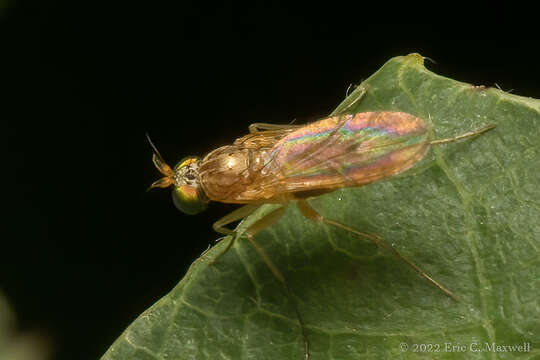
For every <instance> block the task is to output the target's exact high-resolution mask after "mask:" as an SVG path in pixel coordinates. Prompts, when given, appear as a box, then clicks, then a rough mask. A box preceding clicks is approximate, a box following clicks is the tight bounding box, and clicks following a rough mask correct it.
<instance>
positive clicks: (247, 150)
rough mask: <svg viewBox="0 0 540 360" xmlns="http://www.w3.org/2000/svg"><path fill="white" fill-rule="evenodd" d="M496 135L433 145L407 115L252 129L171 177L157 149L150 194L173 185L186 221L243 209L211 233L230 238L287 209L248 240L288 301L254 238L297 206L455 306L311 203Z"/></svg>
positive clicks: (371, 237)
mask: <svg viewBox="0 0 540 360" xmlns="http://www.w3.org/2000/svg"><path fill="white" fill-rule="evenodd" d="M494 127H495V126H494V125H489V126H486V127H484V128H481V129H478V130H475V131H472V132H469V133H465V134H462V135H459V136H456V137H453V138H448V139H441V140H431V141H430V139H429V133H428V128H427V125H426V123H425V122H424V121H423V120H422V119H420V118H418V117H416V116H414V115H411V114H408V113H404V112H392V111H380V112H364V113H356V114H350V115H341V116H333V117H329V118H325V119H322V120H319V121H316V122H313V123H311V124H308V125H305V126H299V125H272V124H253V125H251V126H250V133H249V134H248V135H246V136H244V137H241V138H239V139H237V140H236V141H235V142H234V143H233V144H232V145H228V146H223V147H220V148H218V149H216V150H214V151H212V152H210V153H209V154H208V155H206V156H205V157H204V158H203V159H199V158H195V157H190V158H187V159H185V160H183V161H181V162H180V163H179V164H178V165H177V166H176V167H175V168H174V169H171V168H170V167H169V166H168V165H167V164H166V163H165V161H164V160H163V158H162V157H161V155H160V154H159V152H158V151H157V149H156V148H155V147H154V146H153V145H152V147H153V148H154V155H153V162H154V165H155V166H156V168H157V169H158V170H159V171H160V172H161V173H162V174H163V175H164V177H163V178H162V179H160V180H158V181H156V182H154V183H153V184H152V185H151V188H153V187H168V186H171V185H172V186H173V200H174V203H175V205H176V206H177V207H178V208H179V209H180V210H182V211H184V212H186V213H188V214H195V213H198V212H200V211H202V210H204V209H205V208H206V205H207V203H208V202H209V201H220V202H226V203H239V204H246V205H245V206H244V207H241V208H239V209H237V210H235V211H233V212H232V213H230V214H228V215H227V216H225V217H224V218H222V219H220V220H218V221H217V222H216V223H215V224H214V229H215V230H216V231H217V232H220V233H224V234H229V233H232V232H233V231H231V230H229V229H227V228H225V226H226V225H227V224H230V223H232V222H234V221H237V220H240V219H243V218H245V217H246V216H248V215H249V214H251V213H252V212H253V211H255V210H256V209H257V208H258V207H259V206H260V205H262V204H266V203H277V204H282V205H283V206H282V207H281V208H278V209H277V210H274V211H272V212H270V213H269V214H267V215H266V216H265V217H263V218H262V219H260V220H258V221H257V222H255V223H254V224H252V225H251V226H250V227H249V228H248V229H247V230H246V232H245V235H246V236H247V238H248V240H249V241H250V242H251V244H252V245H253V246H254V247H255V249H256V250H257V251H258V252H259V254H260V255H261V256H262V258H263V260H264V261H265V262H266V264H267V265H268V267H269V268H270V270H271V271H272V272H273V274H274V275H275V276H276V278H277V279H278V280H280V281H281V282H282V284H283V285H284V287H285V289H286V291H287V294H289V290H288V286H287V282H286V281H285V277H284V276H283V275H282V273H281V271H280V270H279V269H278V268H277V267H276V266H275V265H274V263H273V262H272V260H271V259H270V258H269V257H268V255H267V254H266V253H265V252H264V250H263V249H262V248H261V247H260V246H258V244H257V243H256V242H255V241H254V239H253V237H254V236H255V234H257V233H258V232H259V231H261V230H262V229H264V228H265V227H267V226H269V225H271V224H273V223H274V222H276V221H277V220H278V219H279V218H280V217H281V215H283V213H284V212H285V208H286V207H287V205H288V204H289V203H290V202H291V201H293V200H295V201H296V202H297V204H298V207H299V209H300V211H301V212H302V214H304V215H305V216H306V217H307V218H309V219H311V220H314V221H316V222H319V223H324V224H327V225H332V226H335V227H338V228H341V229H343V230H346V231H348V232H352V233H354V234H356V235H359V236H361V237H364V238H367V239H369V240H371V241H373V242H375V243H376V244H377V245H379V246H382V247H385V248H386V249H388V250H389V251H391V252H392V253H394V254H395V255H396V256H398V257H400V258H401V259H403V260H404V261H405V262H406V263H407V264H408V265H410V266H411V267H412V268H413V269H414V270H415V271H417V272H418V273H419V274H420V275H421V276H423V277H424V278H425V279H427V280H428V281H430V282H431V283H432V284H434V285H435V286H437V287H438V288H439V289H440V290H442V291H443V292H444V293H445V294H446V295H448V296H450V297H452V298H454V299H456V297H455V295H453V294H452V293H451V292H450V291H449V290H447V289H446V288H445V287H443V286H442V285H440V284H439V283H437V282H436V281H435V280H433V279H432V278H431V277H430V276H429V275H428V274H426V273H425V272H424V271H423V270H421V269H420V268H419V267H418V266H416V265H415V264H414V263H412V262H411V261H409V260H408V259H406V258H404V257H402V256H401V255H400V254H399V253H398V252H397V251H396V250H395V249H394V248H393V247H392V246H390V245H388V244H387V243H386V242H384V241H383V240H382V239H380V238H379V237H378V236H375V235H371V234H366V233H362V232H360V231H358V230H356V229H354V228H352V227H349V226H347V225H345V224H341V223H339V222H337V221H334V220H331V219H327V218H325V217H323V216H322V215H320V214H319V213H317V212H316V211H315V210H314V209H313V208H312V207H311V206H310V205H309V203H308V202H307V201H306V199H307V198H310V197H313V196H317V195H321V194H323V193H327V192H330V191H333V190H336V189H338V188H343V187H355V186H361V185H366V184H369V183H371V182H374V181H377V180H381V179H384V178H387V177H389V176H392V175H396V174H399V173H401V172H403V171H405V170H407V169H409V168H411V167H412V166H413V165H414V164H415V163H417V162H418V161H419V160H421V159H422V158H423V157H424V156H425V155H426V154H427V152H428V150H429V148H430V146H431V145H440V144H445V143H450V142H454V141H457V140H461V139H464V138H468V137H472V136H475V135H479V134H481V133H484V132H486V131H488V130H491V129H493V128H494ZM235 239H236V236H233V237H231V240H230V242H229V244H228V246H227V247H226V249H225V250H224V251H223V252H222V253H221V254H219V255H218V257H219V256H220V255H222V254H223V253H225V252H226V251H227V250H228V249H229V248H230V246H231V245H232V243H233V241H234V240H235ZM216 259H217V258H216ZM295 311H296V314H297V316H298V321H299V323H300V327H301V330H302V334H303V337H304V354H305V358H306V359H308V358H309V347H308V341H307V336H306V333H305V328H304V324H303V321H302V318H301V316H300V313H299V311H298V309H296V308H295Z"/></svg>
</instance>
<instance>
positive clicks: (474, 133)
mask: <svg viewBox="0 0 540 360" xmlns="http://www.w3.org/2000/svg"><path fill="white" fill-rule="evenodd" d="M496 126H497V125H495V124H491V125H487V126H484V127H483V128H480V129H476V130H473V131H469V132H468V133H465V134H461V135H457V136H454V137H451V138H446V139H439V140H432V141H430V142H429V144H430V145H441V144H448V143H451V142H456V141H459V140H462V139H466V138H469V137H472V136H477V135H480V134H483V133H485V132H487V131H489V130H492V129H495V127H496Z"/></svg>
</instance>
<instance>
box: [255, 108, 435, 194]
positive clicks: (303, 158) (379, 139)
mask: <svg viewBox="0 0 540 360" xmlns="http://www.w3.org/2000/svg"><path fill="white" fill-rule="evenodd" d="M427 138H428V133H427V127H426V125H425V123H424V121H423V120H422V119H420V118H417V117H415V116H413V115H411V114H407V113H402V112H368V113H358V114H353V115H346V116H342V117H332V118H327V119H323V120H320V121H318V122H315V123H312V124H309V125H306V126H304V127H302V128H300V129H297V130H296V131H294V132H292V133H291V134H289V135H287V136H286V137H284V138H282V139H281V140H280V141H279V142H278V143H276V145H275V147H274V148H273V150H272V152H271V161H270V163H269V164H268V167H269V169H270V171H269V172H270V173H272V175H273V176H269V177H266V178H261V183H259V184H256V186H258V187H259V188H260V189H261V191H263V192H270V189H272V191H274V192H276V193H282V192H286V193H288V192H301V191H306V190H310V191H311V190H316V189H327V190H332V189H336V188H340V187H349V186H360V185H364V184H368V183H370V182H373V181H377V180H380V179H382V178H385V177H388V176H392V175H395V174H397V173H400V172H402V171H405V170H407V169H409V168H410V167H412V166H413V165H414V164H415V163H416V162H417V161H419V160H420V159H421V158H422V157H424V155H425V154H426V152H427V150H428V148H429V143H428V141H427V140H428V139H427Z"/></svg>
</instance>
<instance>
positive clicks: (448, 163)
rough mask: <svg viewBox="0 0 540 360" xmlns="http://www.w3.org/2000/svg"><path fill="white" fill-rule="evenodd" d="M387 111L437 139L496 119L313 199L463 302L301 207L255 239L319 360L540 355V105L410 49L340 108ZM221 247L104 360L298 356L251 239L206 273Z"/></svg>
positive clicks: (295, 331) (283, 306)
mask: <svg viewBox="0 0 540 360" xmlns="http://www.w3.org/2000/svg"><path fill="white" fill-rule="evenodd" d="M362 87H363V88H367V89H368V91H367V94H366V95H365V97H363V98H362V99H361V100H359V99H358V96H359V94H360V93H361V88H362ZM377 110H391V111H404V112H408V113H411V114H414V115H416V116H419V117H421V118H422V119H424V120H425V121H426V122H428V123H429V125H430V127H431V135H432V138H433V139H441V138H447V137H453V136H455V135H458V134H462V133H465V132H468V131H471V130H474V129H477V128H480V127H482V126H485V125H488V124H493V123H494V124H497V128H496V129H495V130H492V131H490V132H489V133H487V134H484V135H482V136H479V137H476V138H474V139H472V140H469V141H462V142H458V143H453V144H447V145H441V146H437V147H435V146H434V147H432V149H431V150H430V152H429V154H428V155H427V156H426V157H425V158H424V159H423V160H422V161H420V162H419V163H418V164H417V165H416V166H415V167H414V168H413V169H411V170H409V171H407V172H405V173H403V174H401V175H398V176H395V177H392V178H389V179H385V180H383V181H380V182H377V183H373V184H370V185H367V186H364V187H359V188H354V189H343V190H338V191H335V192H333V193H330V194H327V195H324V196H321V197H319V198H315V199H312V200H310V203H311V204H312V206H313V207H314V208H315V209H317V211H319V212H320V213H321V214H322V215H324V216H327V217H329V218H333V219H335V220H338V221H341V222H343V223H345V224H348V225H351V226H353V227H355V228H356V229H358V230H360V231H363V232H368V233H372V234H377V235H379V236H380V237H382V238H384V239H385V240H386V241H387V242H389V243H391V244H392V245H393V246H394V247H395V248H396V249H397V250H398V251H399V252H400V253H401V254H402V255H403V256H405V257H407V258H409V259H411V260H412V261H414V262H415V263H416V264H417V265H418V266H420V267H421V268H422V269H424V270H425V271H426V272H427V273H428V274H430V275H431V276H432V277H433V278H435V279H436V280H437V281H439V282H440V283H442V284H443V285H444V286H446V287H447V288H449V289H450V290H451V291H453V292H454V293H455V294H457V295H458V297H459V298H460V301H459V302H455V301H453V300H452V299H450V298H448V297H446V296H444V294H442V292H441V291H440V290H438V289H437V288H435V287H434V286H432V285H431V284H429V283H428V282H427V281H425V280H424V279H422V278H421V277H419V276H418V274H417V273H415V272H414V271H413V270H411V269H410V268H409V267H408V266H407V265H406V264H405V263H404V262H403V261H401V260H400V259H398V258H396V257H395V256H393V255H392V254H390V253H389V252H388V251H385V250H384V249H378V248H377V247H376V246H375V245H374V244H372V243H370V242H369V241H367V240H366V239H362V238H358V237H355V236H354V235H351V234H349V233H346V232H344V231H342V230H337V229H331V228H328V227H327V226H322V225H319V224H316V223H313V222H311V221H309V220H307V219H306V218H304V217H303V216H302V215H301V214H300V213H299V211H298V209H297V208H296V206H290V207H289V208H288V209H287V212H286V214H285V216H284V217H283V218H282V219H281V220H280V221H278V222H277V223H276V224H275V225H273V226H272V227H270V228H268V229H265V230H264V231H263V232H261V233H260V234H258V235H257V236H256V241H257V243H258V244H259V245H260V246H262V247H263V248H264V249H265V251H266V252H267V253H268V255H269V256H270V258H271V259H272V261H274V262H275V264H276V265H277V266H278V267H279V269H280V270H281V271H282V272H283V273H284V275H285V277H286V278H287V280H288V283H289V287H290V289H291V293H292V296H293V298H294V300H295V302H296V304H297V306H298V309H299V311H300V313H301V314H302V316H303V319H304V322H305V323H306V326H307V333H308V337H309V341H310V346H311V352H310V353H311V359H312V360H317V359H359V358H362V359H385V358H386V359H408V358H412V359H417V358H426V359H431V358H438V359H439V358H440V359H461V358H467V359H498V358H540V343H539V342H538V341H539V340H538V339H539V338H540V321H539V319H540V257H539V249H540V192H539V191H538V188H539V186H540V171H539V167H540V145H539V143H538V139H539V138H540V130H539V129H540V101H538V100H535V99H529V98H524V97H519V96H515V95H511V94H507V93H504V92H502V91H500V90H497V89H493V88H484V87H475V86H472V85H470V84H465V83H461V82H458V81H455V80H451V79H448V78H444V77H441V76H438V75H436V74H434V73H432V72H430V71H428V70H426V68H425V67H424V66H423V59H422V57H421V56H420V55H418V54H411V55H408V56H403V57H396V58H393V59H391V60H390V61H388V62H387V63H386V64H385V65H384V66H383V67H382V68H381V69H380V70H378V71H377V72H376V73H375V74H374V75H372V76H371V77H370V78H369V79H367V80H366V81H364V82H363V83H362V85H361V86H360V87H358V88H357V89H356V90H355V91H354V92H353V93H352V94H351V95H350V96H349V97H347V99H345V101H344V102H343V103H342V104H341V105H340V106H339V107H338V108H337V109H336V110H335V111H334V113H333V114H342V113H355V112H361V111H377ZM274 207H275V206H274V205H265V206H263V207H262V208H261V209H260V210H259V211H257V212H256V213H255V214H253V215H252V216H250V217H249V218H248V219H246V221H244V222H243V223H242V224H241V225H240V227H239V232H240V233H241V231H242V229H245V228H246V227H247V226H248V225H249V224H250V223H252V222H253V221H255V220H257V219H259V218H261V217H262V216H263V215H264V214H265V213H267V212H268V211H270V210H271V209H272V208H274ZM225 246H226V242H224V241H222V242H221V243H219V244H218V245H216V246H215V247H213V248H212V249H210V250H209V251H208V252H207V253H206V254H205V255H204V256H202V257H201V258H199V259H198V260H196V261H195V262H194V263H193V265H192V266H191V268H190V270H189V272H188V273H187V274H186V276H185V277H184V279H182V281H181V282H180V283H179V284H178V285H177V286H176V287H175V288H174V289H173V290H172V291H171V292H170V293H169V294H168V295H166V296H165V297H164V298H162V299H161V300H160V301H159V302H157V303H156V304H155V305H153V306H152V307H151V308H150V309H148V310H147V311H146V312H144V313H143V314H141V315H140V317H139V318H138V319H136V320H135V321H134V322H133V323H132V324H131V325H130V326H129V327H128V328H127V329H126V330H125V332H124V333H123V334H122V335H121V336H120V337H119V338H118V339H117V341H116V342H115V343H114V344H113V345H112V346H111V348H110V349H109V350H108V352H107V353H106V354H105V355H104V356H103V357H102V359H103V360H119V359H130V360H134V359H137V360H143V359H212V360H214V359H298V360H300V359H302V358H303V345H302V337H301V332H300V329H299V326H298V320H297V318H296V316H295V313H294V309H293V307H292V305H291V303H290V301H289V298H288V297H287V296H286V295H285V293H284V291H283V288H282V285H281V283H280V282H279V281H278V280H277V279H276V278H275V277H274V276H273V275H272V272H271V271H270V270H269V269H268V267H267V266H266V265H265V263H264V262H263V260H262V259H261V258H260V256H259V255H258V254H257V253H256V251H255V250H254V249H253V247H252V246H251V245H250V244H249V242H248V241H247V240H246V239H245V238H240V239H239V240H238V241H236V242H235V244H234V246H233V247H232V249H231V250H230V251H229V252H228V253H227V254H226V255H224V256H223V257H221V258H220V259H219V260H218V262H217V263H216V264H215V265H210V264H209V262H210V261H211V259H213V258H214V257H215V256H216V254H218V253H219V252H220V251H221V250H222V249H223V248H224V247H225ZM527 343H529V344H530V351H526V350H527V348H526V346H527ZM488 344H489V346H492V345H493V344H495V345H499V346H510V345H515V346H519V345H522V346H525V347H524V348H522V351H519V349H518V348H517V347H516V348H515V351H514V352H510V348H508V347H506V348H498V351H495V350H493V349H491V348H489V347H486V346H487V345H488Z"/></svg>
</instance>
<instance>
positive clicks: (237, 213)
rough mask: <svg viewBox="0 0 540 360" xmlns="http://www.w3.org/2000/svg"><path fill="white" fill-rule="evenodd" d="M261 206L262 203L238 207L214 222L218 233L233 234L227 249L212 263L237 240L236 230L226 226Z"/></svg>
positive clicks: (223, 252) (213, 261) (220, 254)
mask: <svg viewBox="0 0 540 360" xmlns="http://www.w3.org/2000/svg"><path fill="white" fill-rule="evenodd" d="M259 206H261V205H260V204H248V205H244V206H242V207H241V208H238V209H236V210H234V211H233V212H231V213H229V214H227V215H225V216H224V217H222V218H221V219H219V220H218V221H216V222H215V223H214V225H212V227H213V228H214V231H215V232H217V233H220V234H223V235H231V234H232V236H231V240H229V243H228V244H227V246H226V247H225V249H224V250H223V251H222V252H220V253H219V254H218V255H217V256H216V257H215V258H214V260H212V264H213V263H215V262H216V261H217V260H218V259H219V258H220V257H221V256H222V255H223V254H225V253H226V252H227V251H229V249H230V248H231V246H232V245H233V244H234V241H235V240H236V233H235V231H234V230H231V229H228V228H226V227H225V226H226V225H228V224H230V223H233V222H235V221H238V220H241V219H243V218H245V217H246V216H248V215H250V214H251V213H253V212H254V211H255V210H257V209H258V208H259Z"/></svg>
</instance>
